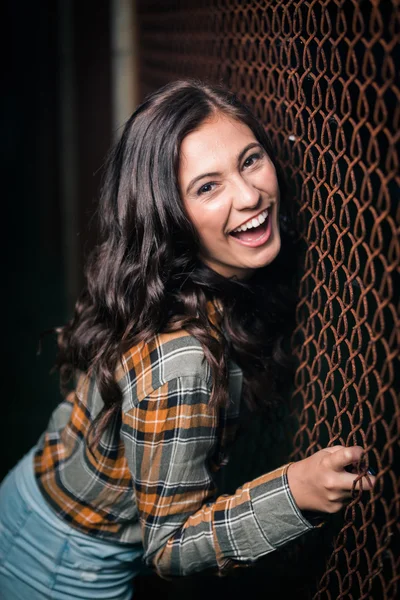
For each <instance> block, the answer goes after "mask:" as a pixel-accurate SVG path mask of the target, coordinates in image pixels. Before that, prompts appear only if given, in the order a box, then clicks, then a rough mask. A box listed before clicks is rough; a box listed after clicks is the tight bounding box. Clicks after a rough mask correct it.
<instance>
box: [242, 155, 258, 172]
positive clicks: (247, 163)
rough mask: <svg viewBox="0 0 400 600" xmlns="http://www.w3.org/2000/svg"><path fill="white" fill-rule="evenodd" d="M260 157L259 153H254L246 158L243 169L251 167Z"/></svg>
mask: <svg viewBox="0 0 400 600" xmlns="http://www.w3.org/2000/svg"><path fill="white" fill-rule="evenodd" d="M261 157H262V154H261V152H255V153H254V154H251V155H250V156H248V157H247V158H246V160H245V161H244V163H243V168H244V169H247V168H248V167H252V166H253V165H254V164H255V163H256V162H257V161H258V160H260V158H261Z"/></svg>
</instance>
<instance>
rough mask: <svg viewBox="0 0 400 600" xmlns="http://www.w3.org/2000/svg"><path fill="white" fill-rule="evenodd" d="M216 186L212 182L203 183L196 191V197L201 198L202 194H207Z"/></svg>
mask: <svg viewBox="0 0 400 600" xmlns="http://www.w3.org/2000/svg"><path fill="white" fill-rule="evenodd" d="M215 185H216V184H215V183H214V182H212V181H211V182H209V183H205V184H203V185H202V186H201V188H199V189H198V190H197V195H198V196H202V195H203V194H209V193H210V192H212V191H213V190H214V186H215Z"/></svg>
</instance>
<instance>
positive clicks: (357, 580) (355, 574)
mask: <svg viewBox="0 0 400 600" xmlns="http://www.w3.org/2000/svg"><path fill="white" fill-rule="evenodd" d="M137 4H138V6H137V12H138V20H139V51H140V70H139V73H140V85H141V92H142V95H145V94H147V93H148V92H150V91H152V90H154V89H156V88H157V87H159V86H161V85H163V84H164V83H166V82H167V81H170V80H173V79H177V78H179V77H187V76H190V77H198V78H206V79H208V80H214V81H222V82H224V83H225V84H226V85H227V86H228V87H230V88H231V89H233V90H234V91H235V92H237V94H238V95H239V97H240V98H241V99H242V100H244V101H245V102H246V103H247V104H249V105H250V106H251V107H252V108H253V109H254V111H255V113H256V114H257V116H258V117H259V118H260V120H261V121H262V122H263V123H264V125H265V127H266V129H267V131H268V133H269V135H270V137H271V139H272V142H273V145H274V148H275V151H276V153H277V156H278V157H279V160H280V162H281V164H282V166H283V167H284V169H285V171H286V173H287V175H288V178H289V179H290V180H291V181H293V182H294V187H295V192H296V201H297V202H298V207H299V210H298V213H299V221H300V230H301V235H302V238H303V240H304V245H305V260H304V269H303V272H302V276H301V285H300V294H299V303H298V307H297V329H296V332H295V335H294V338H293V344H294V351H295V353H296V355H297V358H298V365H299V366H298V369H297V373H296V378H295V392H294V401H295V403H294V405H295V406H297V407H299V408H298V409H297V410H298V428H297V432H296V434H295V437H294V442H293V456H294V458H303V457H305V456H307V455H309V454H311V453H313V452H315V451H317V450H319V449H321V448H323V447H325V446H327V445H333V444H337V443H341V444H345V445H349V444H358V445H361V446H363V448H364V449H365V462H364V465H363V467H362V469H361V470H360V474H361V473H363V472H364V471H365V470H366V469H367V467H368V466H372V467H373V468H374V469H375V471H376V472H377V474H378V475H377V484H376V487H375V491H374V493H373V494H372V495H369V494H362V493H359V492H354V494H353V499H352V501H351V503H350V504H349V506H348V508H347V510H346V513H345V515H344V520H342V521H341V526H340V528H339V531H336V532H335V533H336V535H335V536H334V541H333V545H332V540H330V546H328V555H327V561H326V564H325V565H324V569H323V570H322V572H321V573H317V574H316V577H317V578H316V581H315V587H314V589H313V591H312V595H313V597H314V598H352V599H354V600H360V599H364V598H373V599H376V600H377V599H379V600H380V599H392V598H397V597H398V595H399V577H400V573H399V571H400V569H399V533H400V532H399V513H400V490H399V482H398V478H397V476H396V464H397V465H398V464H399V450H400V448H399V429H400V407H399V397H398V394H399V389H400V386H399V379H400V375H399V374H400V368H399V348H400V339H399V338H400V329H399V314H400V311H399V270H400V241H399V229H400V202H399V196H400V194H399V189H400V186H399V184H400V172H399V138H400V80H399V65H400V4H399V2H398V1H397V0H392V1H384V0H364V1H362V0H360V1H353V0H326V1H316V0H309V1H306V0H297V1H290V0H285V1H279V0H277V1H269V2H268V1H267V2H266V1H259V2H257V1H239V0H204V1H203V0H195V1H191V2H178V1H171V0H164V1H163V2H162V3H160V2H158V1H151V0H142V1H139V2H138V3H137Z"/></svg>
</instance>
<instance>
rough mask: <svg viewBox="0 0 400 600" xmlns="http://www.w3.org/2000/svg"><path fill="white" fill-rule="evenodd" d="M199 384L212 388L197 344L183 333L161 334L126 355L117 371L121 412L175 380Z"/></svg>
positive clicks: (204, 360)
mask: <svg viewBox="0 0 400 600" xmlns="http://www.w3.org/2000/svg"><path fill="white" fill-rule="evenodd" d="M178 378H180V379H182V378H185V379H188V380H190V379H192V380H193V381H194V380H202V381H203V383H204V384H206V385H208V386H209V387H211V372H210V368H209V365H208V363H207V361H206V359H205V356H204V351H203V349H202V347H201V344H200V342H198V340H196V338H194V337H193V336H191V335H190V334H188V333H187V332H186V331H183V330H180V331H176V332H173V333H160V334H158V335H156V336H154V338H152V339H151V340H150V341H149V342H147V343H144V342H143V343H140V344H137V345H136V346H133V347H132V348H130V349H129V350H128V351H127V352H125V354H124V356H123V359H122V363H121V365H120V367H119V368H118V370H117V381H118V383H119V385H120V387H121V389H122V392H123V394H124V405H125V406H124V408H125V410H126V409H129V407H130V406H132V405H133V404H136V403H137V402H140V401H141V400H142V399H143V398H145V397H147V396H149V395H150V394H151V393H152V392H153V391H154V390H156V389H158V388H160V387H161V386H163V385H164V384H166V383H168V382H171V381H173V380H174V379H178Z"/></svg>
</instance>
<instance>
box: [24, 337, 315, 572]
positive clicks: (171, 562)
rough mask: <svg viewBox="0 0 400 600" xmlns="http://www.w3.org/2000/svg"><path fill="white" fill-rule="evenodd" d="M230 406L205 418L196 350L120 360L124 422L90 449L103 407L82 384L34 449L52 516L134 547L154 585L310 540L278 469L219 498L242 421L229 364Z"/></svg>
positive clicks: (194, 345)
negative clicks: (155, 576) (138, 546)
mask: <svg viewBox="0 0 400 600" xmlns="http://www.w3.org/2000/svg"><path fill="white" fill-rule="evenodd" d="M229 375H230V403H229V405H228V406H227V407H226V408H224V409H215V408H214V407H210V405H209V398H210V390H211V375H210V370H209V367H208V364H207V363H206V361H205V360H204V353H203V351H202V348H201V346H200V344H199V342H197V340H195V339H194V338H193V337H191V336H190V335H188V334H187V333H185V332H183V331H180V332H175V333H169V334H160V335H158V336H156V337H155V338H154V340H153V341H152V342H149V343H147V344H140V345H138V346H135V347H134V348H132V349H131V350H130V351H129V352H127V353H126V354H125V356H124V359H123V364H122V365H121V366H120V368H119V369H118V372H117V379H118V381H119V385H120V386H121V389H122V392H123V398H124V400H123V406H122V412H121V418H120V419H116V420H115V422H114V423H112V424H111V426H110V427H109V428H108V429H107V431H106V432H105V434H104V435H103V437H102V440H101V443H100V444H99V446H98V447H97V448H94V449H92V450H90V449H89V448H88V445H87V433H88V430H89V427H90V424H91V422H92V420H93V419H94V418H95V417H96V415H97V414H98V412H99V410H100V409H101V406H102V401H101V397H100V394H99V391H98V388H97V386H96V383H95V382H94V381H93V380H91V379H89V378H87V377H85V376H82V377H81V378H80V380H79V381H78V385H77V388H76V391H75V392H74V393H73V394H71V395H70V396H69V397H68V398H67V399H66V401H65V402H63V403H61V404H60V405H59V406H58V407H57V409H56V410H55V411H54V413H53V415H52V417H51V419H50V423H49V426H48V429H47V431H46V432H45V433H44V434H43V436H42V437H41V439H40V440H39V443H38V447H37V451H36V456H35V472H36V476H37V481H38V484H39V487H40V489H41V491H42V493H43V495H44V497H45V498H46V500H47V501H48V502H49V504H50V505H51V506H52V507H53V509H54V510H55V511H56V513H57V514H58V515H59V516H60V517H61V518H62V519H64V520H66V521H68V522H69V523H70V524H71V525H73V526H74V527H76V528H78V529H79V530H81V531H83V532H86V533H88V534H90V535H94V536H96V537H99V538H103V539H109V540H113V541H119V542H123V543H135V542H140V541H142V543H143V546H144V558H145V560H146V562H147V563H148V564H149V565H151V566H154V567H155V568H156V569H157V571H158V573H159V574H160V575H163V576H169V575H185V574H189V573H192V572H195V571H199V570H202V569H205V568H215V569H219V570H220V571H222V570H224V569H225V568H227V567H231V566H235V565H240V564H243V565H246V564H249V563H252V562H254V561H255V560H257V558H259V557H261V556H263V555H265V554H267V553H268V552H270V551H272V550H274V549H275V548H277V547H278V546H281V545H283V544H285V543H286V542H288V541H290V540H291V539H293V538H295V537H297V536H299V535H301V534H303V533H304V532H305V531H307V530H309V529H312V525H311V524H310V523H309V522H308V521H307V520H306V519H305V517H304V516H303V515H302V514H301V512H300V511H299V510H298V508H297V507H296V505H295V503H294V501H293V497H292V495H291V493H290V490H289V487H288V484H287V478H286V469H287V467H286V466H285V467H282V468H280V469H278V470H276V471H274V472H272V473H268V474H266V475H264V476H262V477H259V478H257V479H255V480H254V481H251V482H249V483H247V484H245V485H244V486H242V487H241V488H239V489H238V490H237V491H236V492H235V493H234V494H232V495H223V494H222V495H221V491H219V490H218V489H217V486H216V483H215V474H216V471H218V470H219V469H220V468H221V467H223V466H224V464H226V462H227V461H228V457H229V450H230V447H231V444H232V442H233V441H234V438H235V433H236V431H237V427H238V422H239V416H240V398H241V388H242V372H241V370H240V369H239V368H238V367H237V366H236V365H234V364H233V363H232V364H230V371H229Z"/></svg>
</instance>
